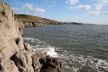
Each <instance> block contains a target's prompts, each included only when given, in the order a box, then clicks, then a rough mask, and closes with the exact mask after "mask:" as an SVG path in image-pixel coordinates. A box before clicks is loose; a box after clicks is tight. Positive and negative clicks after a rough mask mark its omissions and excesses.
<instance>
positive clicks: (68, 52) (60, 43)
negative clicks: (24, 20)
mask: <svg viewBox="0 0 108 72" xmlns="http://www.w3.org/2000/svg"><path fill="white" fill-rule="evenodd" d="M23 38H24V40H25V41H27V42H29V43H30V44H31V47H32V49H33V50H35V51H38V52H41V53H47V54H49V55H50V56H53V57H58V58H60V59H61V60H62V63H63V67H62V72H108V26H107V25H51V26H42V27H31V28H26V29H25V30H24V35H23Z"/></svg>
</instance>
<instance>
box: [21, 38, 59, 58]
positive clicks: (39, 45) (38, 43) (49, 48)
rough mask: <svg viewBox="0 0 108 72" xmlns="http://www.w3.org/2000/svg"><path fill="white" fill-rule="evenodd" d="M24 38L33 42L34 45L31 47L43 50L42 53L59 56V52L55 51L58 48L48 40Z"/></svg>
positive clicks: (39, 50)
mask: <svg viewBox="0 0 108 72" xmlns="http://www.w3.org/2000/svg"><path fill="white" fill-rule="evenodd" d="M23 39H24V40H26V41H28V42H29V43H31V45H32V46H31V47H32V49H33V50H35V51H38V52H41V53H46V54H48V55H50V56H53V57H58V55H57V53H56V52H55V49H56V48H55V47H52V46H50V45H48V44H47V43H46V42H44V41H40V40H39V39H35V38H28V37H26V38H23Z"/></svg>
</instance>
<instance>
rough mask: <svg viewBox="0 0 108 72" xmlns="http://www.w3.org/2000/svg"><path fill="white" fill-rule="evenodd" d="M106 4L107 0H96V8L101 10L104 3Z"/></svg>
mask: <svg viewBox="0 0 108 72" xmlns="http://www.w3.org/2000/svg"><path fill="white" fill-rule="evenodd" d="M107 4H108V0H97V5H96V7H95V9H96V10H101V9H102V8H103V7H104V6H105V5H107Z"/></svg>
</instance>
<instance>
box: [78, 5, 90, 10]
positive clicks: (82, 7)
mask: <svg viewBox="0 0 108 72" xmlns="http://www.w3.org/2000/svg"><path fill="white" fill-rule="evenodd" d="M78 8H79V9H83V10H89V9H90V8H91V6H90V5H79V6H78Z"/></svg>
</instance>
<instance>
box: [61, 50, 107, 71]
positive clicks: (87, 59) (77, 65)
mask: <svg viewBox="0 0 108 72" xmlns="http://www.w3.org/2000/svg"><path fill="white" fill-rule="evenodd" d="M59 57H61V59H63V60H64V61H63V63H64V68H63V72H66V71H67V72H108V61H106V60H101V59H97V58H94V57H92V56H84V55H77V54H70V52H69V51H66V50H61V54H59Z"/></svg>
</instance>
